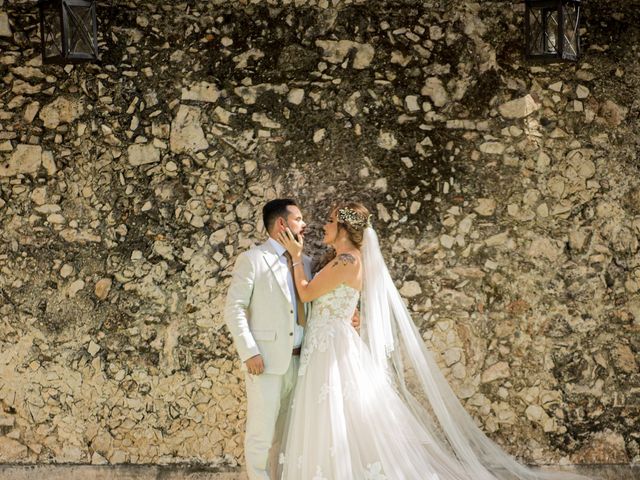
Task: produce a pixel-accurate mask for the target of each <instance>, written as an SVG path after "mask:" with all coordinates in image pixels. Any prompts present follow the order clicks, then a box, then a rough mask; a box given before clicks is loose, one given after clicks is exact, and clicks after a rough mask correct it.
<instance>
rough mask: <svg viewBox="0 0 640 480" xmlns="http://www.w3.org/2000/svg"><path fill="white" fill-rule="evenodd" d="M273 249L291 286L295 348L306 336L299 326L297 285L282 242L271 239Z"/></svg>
mask: <svg viewBox="0 0 640 480" xmlns="http://www.w3.org/2000/svg"><path fill="white" fill-rule="evenodd" d="M268 241H269V242H270V243H271V245H272V246H273V248H274V249H275V250H276V253H277V254H278V255H279V257H278V260H279V261H280V262H281V263H283V264H284V266H285V268H286V269H287V285H289V295H290V299H291V305H292V306H293V318H294V320H295V325H294V326H293V348H296V347H299V346H300V345H302V336H303V334H304V328H303V327H301V326H300V325H298V309H297V307H296V290H295V285H294V283H293V276H292V275H291V272H290V271H289V265H288V262H287V257H285V256H284V252H286V251H287V249H286V248H284V247H283V246H282V244H281V243H280V242H278V241H277V240H274V239H273V238H271V237H269V240H268Z"/></svg>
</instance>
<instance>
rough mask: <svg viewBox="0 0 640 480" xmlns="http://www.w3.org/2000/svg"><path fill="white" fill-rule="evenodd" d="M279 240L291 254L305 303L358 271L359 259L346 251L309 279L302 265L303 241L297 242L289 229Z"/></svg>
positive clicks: (348, 278) (346, 280)
mask: <svg viewBox="0 0 640 480" xmlns="http://www.w3.org/2000/svg"><path fill="white" fill-rule="evenodd" d="M278 241H279V242H280V243H282V245H284V246H285V248H286V249H287V250H288V251H289V253H290V254H291V258H292V260H293V280H294V282H295V284H296V290H297V291H298V296H299V297H300V300H301V301H303V302H305V303H306V302H311V301H312V300H315V299H316V298H318V297H320V296H322V295H324V294H325V293H328V292H330V291H331V290H333V289H334V288H336V287H337V286H338V285H340V284H341V283H346V282H349V281H351V280H352V279H353V278H354V277H355V276H356V275H357V273H358V261H357V259H356V258H355V257H354V256H353V255H351V254H348V253H345V254H342V255H338V256H337V257H336V258H335V259H334V260H332V261H331V262H330V263H328V264H327V265H325V267H324V268H323V269H322V270H320V271H319V272H318V273H317V274H316V276H315V277H313V279H312V280H308V279H307V275H306V274H305V272H304V266H303V265H302V241H298V242H297V241H296V240H295V239H294V238H293V235H291V233H290V232H289V230H287V231H286V232H283V233H281V234H280V237H279V238H278Z"/></svg>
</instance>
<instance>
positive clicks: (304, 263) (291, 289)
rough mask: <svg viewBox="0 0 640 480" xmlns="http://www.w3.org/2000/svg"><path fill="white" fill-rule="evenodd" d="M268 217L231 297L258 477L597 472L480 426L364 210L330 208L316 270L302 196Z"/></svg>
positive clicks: (248, 437)
mask: <svg viewBox="0 0 640 480" xmlns="http://www.w3.org/2000/svg"><path fill="white" fill-rule="evenodd" d="M263 221H264V225H265V228H266V230H267V232H268V234H269V238H268V239H267V240H266V241H265V242H264V243H263V244H261V245H259V246H256V247H253V248H251V249H250V250H248V251H246V252H243V253H241V254H240V255H239V256H238V257H237V259H236V263H235V267H234V271H233V278H232V280H231V285H230V287H229V292H228V295H227V302H226V306H225V322H226V324H227V326H228V328H229V330H230V332H231V335H232V337H233V339H234V343H235V345H236V349H237V351H238V354H239V356H240V359H241V361H242V365H243V367H242V368H243V370H245V382H246V392H247V423H246V434H245V458H246V467H247V473H248V476H249V479H250V480H258V479H265V480H268V479H271V480H276V479H286V480H365V479H375V480H485V479H486V480H494V479H499V480H508V479H509V480H511V479H523V480H534V479H539V480H552V479H553V480H585V479H586V478H587V477H584V476H581V475H577V474H572V473H568V472H540V471H537V470H534V469H532V468H529V467H527V466H525V465H523V464H521V463H518V462H517V461H516V460H515V459H514V458H513V457H511V456H510V455H509V454H508V453H506V452H505V451H504V450H502V449H501V448H500V447H499V446H498V445H497V444H495V443H494V442H493V441H492V440H490V439H489V438H488V437H487V436H486V435H485V434H484V433H483V432H482V430H480V428H478V426H477V425H476V423H475V422H474V420H473V418H472V417H471V416H470V415H469V414H468V413H467V412H466V411H465V410H464V408H463V407H462V405H461V404H460V402H459V401H458V399H457V397H456V396H455V393H454V392H453V390H452V389H451V387H450V386H449V384H448V382H447V381H446V378H445V377H444V375H443V374H442V373H441V372H440V370H439V368H438V365H437V363H436V361H435V359H434V358H433V356H432V354H431V352H430V351H429V350H428V349H427V347H426V345H425V344H424V342H423V341H422V337H421V335H420V333H419V331H418V329H417V328H416V326H415V325H414V323H413V321H412V319H411V316H410V314H409V312H408V310H407V308H406V306H405V304H404V302H403V300H402V298H401V297H400V294H399V293H398V291H397V289H396V287H395V285H394V282H393V280H392V279H391V276H390V274H389V271H388V269H387V267H386V264H385V262H384V258H383V256H382V253H381V251H380V247H379V244H378V238H377V235H376V233H375V230H374V229H373V227H372V225H371V214H370V213H369V211H368V210H367V208H366V207H365V206H364V205H362V204H360V203H357V202H342V203H338V204H337V205H336V206H334V207H333V208H332V209H331V211H330V212H328V217H327V219H326V223H325V225H324V239H323V242H324V243H325V244H326V245H328V246H329V247H331V248H332V250H333V258H331V259H330V260H329V262H327V263H326V264H325V265H324V267H322V268H321V269H320V270H319V271H318V272H317V273H315V275H314V274H312V271H311V262H310V259H309V257H307V256H306V255H303V244H304V230H305V227H306V224H305V222H304V220H303V216H302V212H301V210H300V207H299V206H298V205H297V204H296V202H295V201H294V200H291V199H276V200H272V201H270V202H268V203H267V204H266V205H265V206H264V208H263ZM358 307H359V315H358ZM358 326H359V327H360V328H359V329H358V328H356V327H358ZM358 330H359V331H358ZM406 372H410V373H411V381H412V388H411V390H410V389H409V387H408V382H407V381H406V380H405V375H406Z"/></svg>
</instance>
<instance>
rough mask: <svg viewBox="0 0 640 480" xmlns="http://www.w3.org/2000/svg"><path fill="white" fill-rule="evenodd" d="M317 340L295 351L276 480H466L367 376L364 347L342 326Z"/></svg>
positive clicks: (383, 385) (398, 402)
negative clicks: (297, 361) (296, 365)
mask: <svg viewBox="0 0 640 480" xmlns="http://www.w3.org/2000/svg"><path fill="white" fill-rule="evenodd" d="M310 328H313V327H312V326H310ZM324 328H327V327H324ZM325 336H326V337H329V338H326V341H324V342H323V341H320V342H318V341H313V342H311V343H312V344H307V343H305V346H304V349H303V355H302V359H301V365H300V375H299V376H298V380H297V383H296V387H295V391H294V395H293V401H292V404H291V406H290V410H289V413H288V415H287V419H286V420H285V433H284V437H283V443H282V445H283V448H282V451H281V452H280V454H279V459H278V462H279V468H278V472H279V476H278V478H281V479H287V480H306V479H308V480H347V479H349V480H351V479H354V480H355V479H375V480H383V479H388V480H391V479H393V480H400V479H407V480H409V479H415V480H462V479H464V480H470V479H471V477H470V476H469V475H468V474H466V473H465V472H464V471H463V469H462V467H461V466H460V465H459V464H458V463H457V462H456V461H455V459H454V458H452V457H451V456H450V455H447V454H446V453H444V452H442V451H441V450H440V448H439V447H438V446H437V444H436V443H435V442H433V441H432V438H431V436H430V434H429V432H427V431H426V430H424V429H423V428H422V427H421V424H420V422H419V421H416V419H415V417H414V416H413V414H412V412H411V411H410V410H409V408H408V407H407V406H406V404H405V403H404V402H403V400H402V399H401V397H400V396H399V395H398V393H397V392H396V390H395V388H394V386H393V385H392V384H391V383H390V381H389V379H388V378H386V376H385V375H384V373H383V372H382V371H381V370H380V369H376V368H373V363H372V359H371V356H370V354H369V350H368V348H367V346H366V345H365V344H364V343H363V342H362V340H361V339H360V337H359V335H358V334H357V332H356V331H355V330H354V329H353V328H352V327H351V325H350V324H349V323H348V322H344V321H343V322H339V323H337V324H336V325H333V326H332V327H331V329H330V331H327V332H325ZM315 338H316V339H317V338H318V336H317V335H316V336H315ZM305 342H306V340H305ZM476 479H477V477H476V478H474V480H476Z"/></svg>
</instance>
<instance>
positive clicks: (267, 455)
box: [244, 355, 300, 480]
mask: <svg viewBox="0 0 640 480" xmlns="http://www.w3.org/2000/svg"><path fill="white" fill-rule="evenodd" d="M299 362H300V357H299V356H297V355H294V356H292V357H291V362H290V363H289V368H288V369H287V371H286V372H285V374H284V375H271V374H266V373H263V374H262V375H250V374H249V373H245V385H246V389H247V426H246V432H245V437H244V456H245V460H246V464H247V475H248V476H249V480H272V479H273V472H275V468H276V466H277V461H278V459H277V458H275V457H276V456H277V452H278V451H279V447H280V440H281V438H282V434H283V432H282V428H283V426H284V418H285V414H286V411H287V409H288V408H289V405H290V402H291V394H292V393H293V387H294V386H295V382H296V378H297V377H298V366H299Z"/></svg>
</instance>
